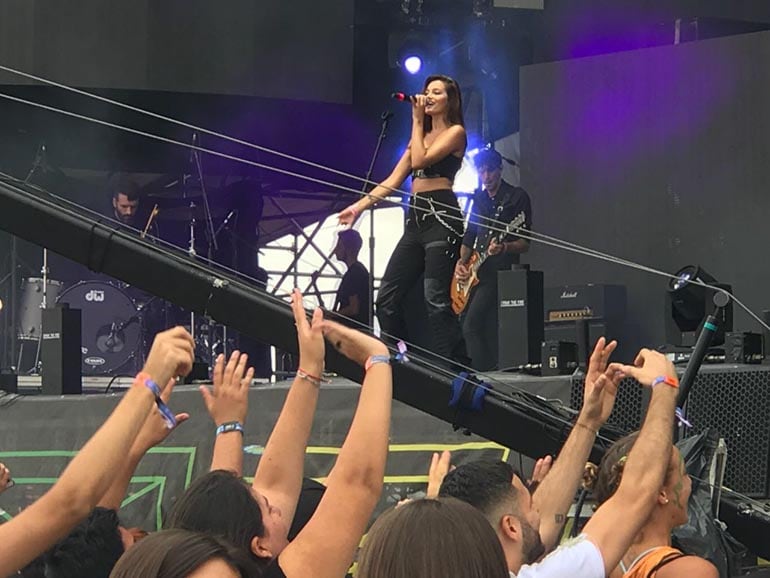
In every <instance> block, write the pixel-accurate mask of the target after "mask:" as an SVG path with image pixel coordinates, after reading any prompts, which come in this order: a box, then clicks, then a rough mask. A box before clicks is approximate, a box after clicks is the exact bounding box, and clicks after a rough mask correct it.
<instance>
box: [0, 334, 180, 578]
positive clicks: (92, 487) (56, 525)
mask: <svg viewBox="0 0 770 578" xmlns="http://www.w3.org/2000/svg"><path fill="white" fill-rule="evenodd" d="M193 350H194V343H193V340H192V337H190V334H189V333H187V332H186V331H185V330H184V329H182V328H181V327H177V328H175V329H172V330H169V331H166V332H164V333H161V334H159V335H158V336H157V337H156V338H155V341H154V343H153V346H152V349H151V350H150V355H149V356H148V358H147V363H146V364H145V367H144V370H143V374H144V375H146V376H149V379H151V380H152V381H154V382H155V383H156V384H158V388H159V389H161V390H162V389H164V388H165V386H166V385H167V384H168V383H169V381H170V380H171V379H172V377H174V376H177V375H185V374H186V373H188V372H189V371H190V368H191V367H192V361H193ZM144 375H142V374H141V373H140V374H139V376H138V378H137V379H136V380H135V381H134V384H133V386H132V387H131V389H129V390H128V392H126V395H125V396H124V397H123V399H122V400H121V401H120V403H119V404H118V406H117V407H116V408H115V410H114V411H113V412H112V414H111V415H110V417H108V418H107V421H105V422H104V424H103V425H102V427H100V428H99V430H98V431H97V432H96V433H95V434H94V435H93V436H92V437H91V439H90V440H89V441H88V442H87V443H86V444H85V445H84V446H83V448H82V449H81V450H80V452H79V453H78V455H77V456H75V458H74V459H73V460H72V461H71V462H70V464H69V465H68V466H67V467H66V468H65V470H64V472H63V473H62V475H61V477H60V478H59V480H58V481H57V482H56V484H54V486H53V487H52V488H51V489H50V490H49V491H48V492H46V493H45V495H43V496H42V497H41V498H40V499H39V500H37V501H36V502H34V503H33V504H32V505H30V506H29V507H28V508H27V509H26V510H24V511H23V512H21V513H20V514H19V515H18V516H16V517H15V518H14V519H12V520H10V521H9V522H6V523H5V524H3V525H2V526H0V576H7V575H9V574H11V573H12V572H15V571H16V570H19V569H20V568H23V567H24V566H25V565H26V564H27V563H29V562H30V561H31V560H33V559H34V558H35V557H37V556H38V555H40V554H42V553H43V552H45V551H46V550H47V549H48V548H49V547H50V546H52V545H53V544H54V543H55V542H56V541H57V540H59V539H60V538H62V537H64V536H65V535H67V533H68V532H69V531H70V530H71V529H72V528H73V527H75V525H77V523H78V522H80V521H81V520H82V519H84V518H85V517H86V516H87V515H88V514H89V512H91V510H92V509H93V508H94V507H95V506H96V504H97V503H98V502H99V500H100V499H101V498H102V497H103V496H104V495H105V493H106V492H107V489H108V488H109V487H110V484H111V483H112V481H113V478H114V476H115V472H116V471H118V470H120V468H121V466H122V465H123V461H124V460H125V458H126V455H127V454H128V452H129V450H130V449H131V446H132V445H133V443H134V441H135V439H136V436H137V434H138V433H139V430H140V428H141V427H142V424H144V421H145V419H146V418H147V416H148V414H149V412H150V410H151V409H152V407H153V405H154V404H155V396H154V394H153V392H152V391H151V390H150V389H149V388H148V387H147V386H146V385H145V379H144Z"/></svg>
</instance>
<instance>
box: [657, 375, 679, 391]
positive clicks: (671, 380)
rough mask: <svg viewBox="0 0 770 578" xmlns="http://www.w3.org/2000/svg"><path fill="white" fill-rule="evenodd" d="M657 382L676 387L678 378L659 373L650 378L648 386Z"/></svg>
mask: <svg viewBox="0 0 770 578" xmlns="http://www.w3.org/2000/svg"><path fill="white" fill-rule="evenodd" d="M659 383H665V384H666V385H670V386H671V387H673V388H674V389H677V388H678V387H679V380H678V379H677V378H676V377H669V376H668V375H659V376H658V377H656V378H655V379H653V380H652V385H651V386H650V387H655V386H656V385H658V384H659Z"/></svg>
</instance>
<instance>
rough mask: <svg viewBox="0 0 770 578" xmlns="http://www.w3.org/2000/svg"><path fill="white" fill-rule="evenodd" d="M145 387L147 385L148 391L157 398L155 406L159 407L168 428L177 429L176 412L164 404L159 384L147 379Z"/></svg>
mask: <svg viewBox="0 0 770 578" xmlns="http://www.w3.org/2000/svg"><path fill="white" fill-rule="evenodd" d="M145 375H147V374H145ZM144 385H146V386H147V389H149V390H150V391H151V392H152V394H153V395H154V396H155V404H156V405H157V406H158V411H159V412H160V415H161V417H163V421H165V422H166V427H167V428H168V429H174V428H175V427H176V417H175V416H174V412H173V411H171V410H170V409H169V407H168V406H167V405H166V404H165V403H164V402H163V399H161V397H160V388H159V387H158V384H157V383H155V382H154V381H153V380H152V379H150V378H149V377H148V378H145V380H144Z"/></svg>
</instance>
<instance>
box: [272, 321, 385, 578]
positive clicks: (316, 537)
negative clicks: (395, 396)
mask: <svg viewBox="0 0 770 578" xmlns="http://www.w3.org/2000/svg"><path fill="white" fill-rule="evenodd" d="M323 325H324V333H325V334H326V337H327V339H328V340H329V342H330V343H332V344H334V346H335V347H337V348H338V349H339V350H340V351H342V353H344V354H345V355H346V356H347V357H349V358H350V359H352V360H354V361H356V362H358V363H360V364H361V365H365V364H366V360H367V359H370V357H371V356H382V357H381V358H379V359H380V360H381V359H383V358H384V359H387V356H388V350H387V348H386V347H385V345H383V344H382V343H380V342H379V341H377V340H376V339H375V338H373V337H370V336H368V335H364V334H363V333H360V332H358V331H355V330H353V329H349V328H347V327H344V326H342V325H340V324H338V323H334V322H332V321H324V324H323ZM375 359H378V358H375ZM392 384H393V379H392V373H391V369H390V365H389V364H388V363H385V362H377V363H374V364H372V365H371V366H370V367H369V368H368V369H367V370H366V375H365V376H364V382H363V385H362V388H361V395H360V397H359V400H358V407H357V408H356V413H355V416H354V417H353V422H352V423H351V425H350V429H349V430H348V435H347V437H346V438H345V442H344V443H343V445H342V448H341V450H340V453H339V456H338V457H337V462H336V463H335V465H334V468H332V471H331V473H330V474H329V477H328V479H327V481H326V486H327V487H326V492H325V493H324V496H323V498H322V499H321V502H320V504H319V505H318V509H317V510H316V512H315V514H314V515H313V517H312V518H311V519H310V521H309V522H308V523H307V525H306V526H305V528H304V529H303V530H302V531H301V532H300V533H299V535H298V536H297V537H296V538H295V539H294V541H293V542H292V543H291V544H289V545H288V546H287V547H286V549H285V550H284V551H283V552H281V554H280V555H279V557H278V562H279V564H280V566H281V569H282V570H283V571H284V573H285V574H286V576H287V577H288V578H300V577H303V576H305V575H307V571H308V568H312V569H313V575H314V576H317V577H318V578H339V577H340V576H344V575H345V572H346V571H347V569H348V567H349V566H350V563H351V562H352V561H353V556H354V553H355V550H356V548H357V547H358V544H359V542H360V540H361V537H362V536H363V534H364V531H365V530H366V525H367V523H368V522H369V519H370V517H371V515H372V512H373V511H374V507H375V505H376V504H377V501H378V500H379V498H380V494H381V492H382V482H383V476H384V475H385V460H386V458H387V454H388V435H389V432H390V405H391V398H392V390H393V387H392Z"/></svg>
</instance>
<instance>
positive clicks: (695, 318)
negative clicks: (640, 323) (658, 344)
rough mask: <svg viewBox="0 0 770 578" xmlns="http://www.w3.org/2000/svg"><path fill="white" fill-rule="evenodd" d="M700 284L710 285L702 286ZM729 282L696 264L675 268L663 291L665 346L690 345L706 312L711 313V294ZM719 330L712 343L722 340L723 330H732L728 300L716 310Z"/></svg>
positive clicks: (730, 305) (726, 288) (712, 305)
mask: <svg viewBox="0 0 770 578" xmlns="http://www.w3.org/2000/svg"><path fill="white" fill-rule="evenodd" d="M703 284H706V285H710V287H706V286H704V285H703ZM720 289H724V290H726V291H730V290H731V287H730V285H726V284H724V283H717V280H716V279H715V278H714V277H713V276H711V275H710V274H709V273H707V272H706V271H705V270H704V269H703V268H702V267H700V266H698V265H688V266H686V267H683V268H682V269H680V270H679V271H677V272H676V273H675V275H674V278H673V279H671V280H670V281H669V283H668V291H667V293H666V319H665V323H666V340H667V342H668V344H669V345H674V346H677V347H692V346H693V345H695V341H696V339H697V337H698V333H699V332H700V329H701V327H702V325H703V321H704V319H705V318H706V316H707V315H710V314H712V313H714V311H715V310H716V306H715V304H714V295H715V294H717V293H721V291H720ZM719 316H720V318H719V330H718V331H717V333H716V335H715V336H714V340H713V342H712V344H713V345H720V344H722V343H724V335H725V332H728V331H732V329H733V309H732V301H730V302H729V303H728V304H727V305H726V306H725V307H724V308H722V309H720V310H719Z"/></svg>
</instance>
